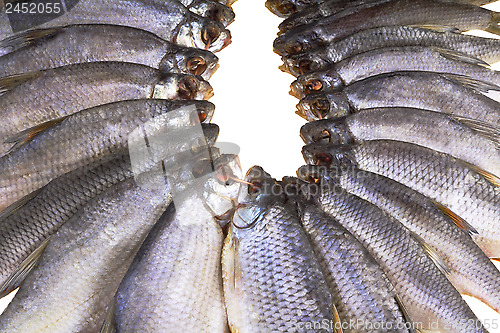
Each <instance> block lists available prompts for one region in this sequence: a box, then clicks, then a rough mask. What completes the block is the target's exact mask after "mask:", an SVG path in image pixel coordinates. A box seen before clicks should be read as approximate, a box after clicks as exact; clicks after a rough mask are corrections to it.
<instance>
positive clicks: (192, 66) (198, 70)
mask: <svg viewBox="0 0 500 333" xmlns="http://www.w3.org/2000/svg"><path fill="white" fill-rule="evenodd" d="M186 68H187V70H188V71H189V73H190V74H193V75H199V76H202V75H203V74H205V72H206V71H207V69H208V64H207V62H206V60H205V59H203V58H202V57H199V56H197V57H193V58H190V59H188V61H187V62H186Z"/></svg>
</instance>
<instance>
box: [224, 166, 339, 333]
mask: <svg viewBox="0 0 500 333" xmlns="http://www.w3.org/2000/svg"><path fill="white" fill-rule="evenodd" d="M253 178H255V179H261V180H262V183H264V182H266V184H270V185H272V182H273V180H272V179H271V178H270V176H269V175H268V174H266V173H264V171H263V170H262V169H261V168H260V167H254V168H252V169H250V171H249V172H248V173H247V177H246V178H245V180H246V181H252V179H253ZM247 191H248V186H247V185H244V186H243V187H242V191H241V192H240V197H239V203H240V204H243V203H244V204H243V205H241V206H240V207H241V208H238V209H237V210H236V212H235V216H239V217H240V218H239V219H238V220H237V221H236V220H235V218H234V217H233V222H232V224H231V227H230V229H229V234H228V236H227V237H226V240H225V244H224V250H223V255H222V267H223V279H224V295H225V299H226V306H227V309H228V318H229V324H230V326H231V329H232V331H238V332H241V333H244V332H257V331H258V332H263V331H274V332H284V331H286V332H291V331H301V332H334V331H336V330H334V329H333V328H332V327H330V326H328V327H321V328H316V329H313V328H312V327H311V328H308V327H306V326H302V325H307V324H308V323H313V322H317V323H321V321H322V320H326V321H327V322H329V323H335V321H334V320H335V319H334V318H335V315H334V313H336V310H335V307H334V305H333V303H332V298H331V294H330V291H329V289H328V286H327V284H326V281H325V278H324V275H323V273H322V271H321V268H320V266H319V263H318V259H317V258H316V256H315V254H314V252H313V249H312V246H311V244H310V242H309V240H308V238H307V235H306V233H305V231H304V230H303V229H302V227H301V226H300V221H299V218H298V216H296V213H295V212H294V208H293V207H292V206H291V205H289V204H284V203H283V202H282V201H281V199H280V198H279V196H278V197H274V196H273V195H272V194H269V193H268V192H265V193H264V194H262V196H259V195H257V196H255V195H252V194H251V193H248V192H247ZM246 193H248V196H247V194H246ZM253 212H254V213H253ZM247 215H250V217H249V218H250V219H251V220H247ZM242 223H245V225H249V227H247V228H242V229H240V228H238V227H237V226H240V227H243V226H244V225H243V224H242Z"/></svg>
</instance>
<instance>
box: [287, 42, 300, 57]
mask: <svg viewBox="0 0 500 333" xmlns="http://www.w3.org/2000/svg"><path fill="white" fill-rule="evenodd" d="M302 50H303V47H302V44H301V43H300V42H298V41H294V42H291V43H290V44H289V45H288V46H287V47H286V52H288V53H290V54H297V53H300V52H302Z"/></svg>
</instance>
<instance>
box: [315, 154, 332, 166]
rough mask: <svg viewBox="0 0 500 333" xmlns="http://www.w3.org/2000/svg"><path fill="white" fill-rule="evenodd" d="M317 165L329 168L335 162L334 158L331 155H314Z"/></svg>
mask: <svg viewBox="0 0 500 333" xmlns="http://www.w3.org/2000/svg"><path fill="white" fill-rule="evenodd" d="M314 159H315V160H316V164H317V165H324V166H329V165H331V164H332V162H333V156H332V155H331V154H329V153H317V154H316V155H314Z"/></svg>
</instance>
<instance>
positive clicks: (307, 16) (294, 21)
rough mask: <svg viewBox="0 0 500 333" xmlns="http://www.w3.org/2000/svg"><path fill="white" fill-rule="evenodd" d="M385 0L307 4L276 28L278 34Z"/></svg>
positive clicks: (332, 0)
mask: <svg viewBox="0 0 500 333" xmlns="http://www.w3.org/2000/svg"><path fill="white" fill-rule="evenodd" d="M385 1H388V0H355V1H349V0H343V1H338V0H330V1H325V2H322V3H320V4H318V5H317V6H308V7H307V8H304V10H302V11H300V12H297V13H295V14H293V15H292V16H290V17H288V18H287V19H285V20H284V21H283V22H281V23H280V25H279V26H278V28H279V30H280V34H281V33H285V32H287V31H288V30H291V29H293V28H296V27H299V26H301V25H306V24H310V23H313V22H315V21H317V20H319V19H321V18H323V17H327V16H331V15H336V17H337V18H339V17H341V16H346V15H350V14H352V13H354V12H356V11H358V10H360V9H362V8H366V7H369V6H373V5H374V4H377V3H382V2H385Z"/></svg>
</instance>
